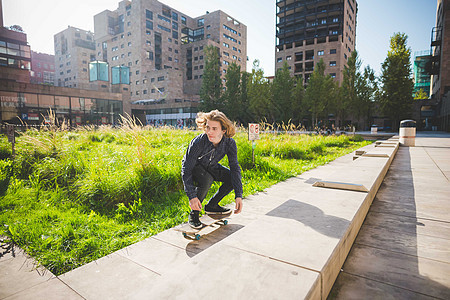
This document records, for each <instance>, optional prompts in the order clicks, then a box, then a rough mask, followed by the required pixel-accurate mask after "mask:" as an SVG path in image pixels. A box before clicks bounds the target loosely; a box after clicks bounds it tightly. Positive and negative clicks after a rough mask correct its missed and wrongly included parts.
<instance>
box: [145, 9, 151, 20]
mask: <svg viewBox="0 0 450 300" xmlns="http://www.w3.org/2000/svg"><path fill="white" fill-rule="evenodd" d="M145 18H147V19H150V20H153V12H151V11H149V10H148V9H146V10H145Z"/></svg>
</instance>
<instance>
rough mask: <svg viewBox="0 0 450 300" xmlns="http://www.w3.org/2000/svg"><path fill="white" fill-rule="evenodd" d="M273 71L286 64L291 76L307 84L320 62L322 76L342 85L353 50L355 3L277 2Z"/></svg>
mask: <svg viewBox="0 0 450 300" xmlns="http://www.w3.org/2000/svg"><path fill="white" fill-rule="evenodd" d="M276 6H277V25H276V26H277V33H276V35H277V36H276V37H277V41H276V47H275V51H276V52H275V70H279V69H280V68H282V66H283V63H284V62H287V63H288V65H289V69H290V70H291V74H293V75H296V76H302V77H303V78H304V80H305V83H306V82H307V80H308V78H309V77H310V76H311V74H312V72H313V71H314V68H315V66H316V64H317V63H318V62H319V61H320V59H323V60H324V62H325V67H326V69H325V74H326V75H327V74H330V75H331V76H332V77H334V78H335V79H336V80H337V81H338V82H342V79H343V75H342V71H343V70H344V66H345V64H346V63H347V59H348V57H349V56H350V54H351V53H352V52H353V51H354V50H355V40H356V16H357V11H358V5H357V2H356V0H315V1H311V0H277V2H276Z"/></svg>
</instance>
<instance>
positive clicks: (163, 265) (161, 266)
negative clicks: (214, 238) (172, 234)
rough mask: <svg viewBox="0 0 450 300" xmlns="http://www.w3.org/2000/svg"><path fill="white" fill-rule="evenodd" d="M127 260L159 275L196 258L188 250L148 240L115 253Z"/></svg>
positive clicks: (151, 239) (155, 240) (152, 239)
mask: <svg viewBox="0 0 450 300" xmlns="http://www.w3.org/2000/svg"><path fill="white" fill-rule="evenodd" d="M115 253H116V254H117V255H120V256H122V257H124V258H126V259H129V260H131V261H133V262H135V263H136V264H138V265H141V266H143V267H145V268H147V269H149V270H152V271H153V272H155V273H157V274H162V273H163V272H164V271H165V270H167V269H171V268H174V267H176V266H178V265H180V264H181V263H183V262H185V261H186V260H188V259H189V258H190V257H192V256H194V255H195V253H194V252H189V250H188V249H183V248H179V247H177V246H174V245H171V244H168V243H165V242H162V241H160V240H157V239H155V238H148V239H145V240H143V241H141V242H139V243H136V244H134V245H131V246H128V247H126V248H124V249H121V250H119V251H116V252H115Z"/></svg>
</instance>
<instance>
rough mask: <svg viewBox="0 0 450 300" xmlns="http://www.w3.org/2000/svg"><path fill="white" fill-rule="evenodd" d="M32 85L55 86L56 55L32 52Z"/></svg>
mask: <svg viewBox="0 0 450 300" xmlns="http://www.w3.org/2000/svg"><path fill="white" fill-rule="evenodd" d="M31 83H37V84H48V85H54V83H55V56H54V55H50V54H46V53H40V52H34V51H31Z"/></svg>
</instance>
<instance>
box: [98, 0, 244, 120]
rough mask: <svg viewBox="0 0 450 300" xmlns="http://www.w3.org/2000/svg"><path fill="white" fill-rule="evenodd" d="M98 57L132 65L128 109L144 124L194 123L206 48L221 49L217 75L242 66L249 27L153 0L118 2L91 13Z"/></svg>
mask: <svg viewBox="0 0 450 300" xmlns="http://www.w3.org/2000/svg"><path fill="white" fill-rule="evenodd" d="M94 32H95V44H96V53H95V55H96V60H99V61H105V62H108V64H109V66H110V67H117V66H127V67H129V68H130V96H131V100H132V101H133V102H132V103H134V104H133V105H132V113H133V114H134V115H136V116H138V117H139V118H140V119H141V120H143V121H144V122H148V123H154V122H159V123H165V124H170V125H176V124H179V122H180V121H182V122H186V121H187V120H188V119H190V120H191V121H192V119H193V118H194V117H195V113H196V111H197V109H196V107H197V106H198V101H199V100H200V97H199V90H200V86H201V82H202V75H203V69H204V65H205V56H204V48H205V47H206V46H207V45H213V46H215V47H217V48H218V51H219V53H220V64H221V68H220V69H221V74H222V76H223V80H224V76H225V74H226V71H227V69H228V66H229V65H230V64H231V63H232V62H235V63H236V64H238V65H240V66H241V71H245V70H246V61H247V28H246V26H245V25H244V24H242V23H240V22H238V21H237V20H235V19H234V18H232V17H231V16H229V15H227V14H226V13H224V12H222V11H220V10H219V11H215V12H211V13H208V12H207V13H206V14H205V15H202V16H199V17H195V18H193V17H190V16H187V15H186V14H184V13H182V12H180V11H178V10H176V9H174V8H171V7H169V6H167V5H165V4H163V3H161V2H159V1H156V0H133V1H127V0H125V1H121V2H119V6H118V8H117V10H115V11H109V10H105V11H103V12H101V13H99V14H97V15H95V16H94Z"/></svg>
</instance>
